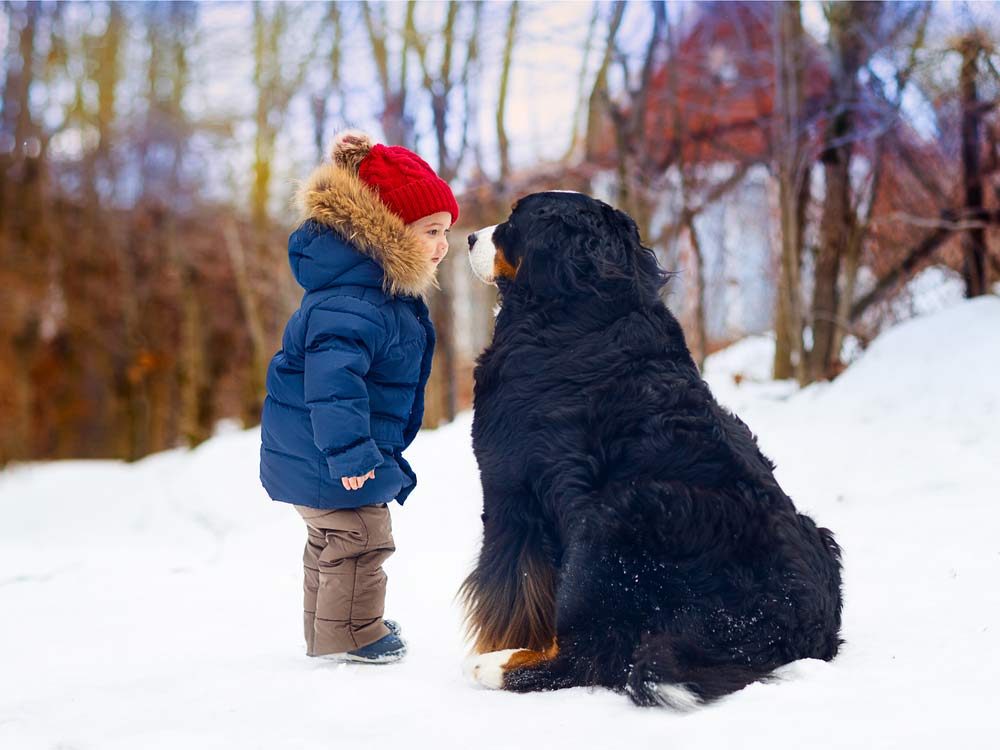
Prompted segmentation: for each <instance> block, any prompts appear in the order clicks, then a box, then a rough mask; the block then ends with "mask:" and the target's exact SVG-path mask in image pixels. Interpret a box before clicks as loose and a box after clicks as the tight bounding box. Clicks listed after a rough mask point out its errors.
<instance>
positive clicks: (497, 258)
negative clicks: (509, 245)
mask: <svg viewBox="0 0 1000 750" xmlns="http://www.w3.org/2000/svg"><path fill="white" fill-rule="evenodd" d="M516 275H517V268H516V267H515V266H513V265H511V262H510V261H509V260H507V256H506V255H504V253H503V248H502V247H500V246H499V245H498V246H497V248H496V254H495V255H494V256H493V278H494V279H498V278H500V277H501V276H502V277H503V278H505V279H511V280H513V278H514V277H515V276H516Z"/></svg>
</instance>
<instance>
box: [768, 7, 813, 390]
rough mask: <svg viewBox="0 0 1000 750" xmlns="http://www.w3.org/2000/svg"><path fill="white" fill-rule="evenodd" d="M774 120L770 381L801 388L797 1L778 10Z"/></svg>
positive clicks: (805, 171)
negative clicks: (776, 269)
mask: <svg viewBox="0 0 1000 750" xmlns="http://www.w3.org/2000/svg"><path fill="white" fill-rule="evenodd" d="M775 21H776V24H777V27H778V28H777V33H776V34H775V58H776V60H775V62H776V69H777V90H776V96H775V108H776V109H775V122H776V129H777V134H776V136H777V137H776V138H775V143H776V147H777V154H776V162H777V164H776V166H777V169H776V171H777V173H778V206H779V213H780V227H781V262H780V273H779V281H778V305H777V311H776V313H775V336H776V342H775V359H774V377H775V378H776V379H785V378H788V377H791V376H792V375H794V376H795V378H796V379H797V380H798V381H799V383H802V384H805V382H806V368H805V358H804V356H803V347H802V283H801V264H802V240H803V235H804V218H805V204H806V202H807V199H808V191H809V166H808V164H807V161H806V160H807V156H806V154H805V153H804V148H803V145H802V139H803V133H802V130H803V123H802V61H803V55H802V38H803V31H802V18H801V14H800V9H799V3H798V2H782V3H780V4H778V6H777V12H776V18H775Z"/></svg>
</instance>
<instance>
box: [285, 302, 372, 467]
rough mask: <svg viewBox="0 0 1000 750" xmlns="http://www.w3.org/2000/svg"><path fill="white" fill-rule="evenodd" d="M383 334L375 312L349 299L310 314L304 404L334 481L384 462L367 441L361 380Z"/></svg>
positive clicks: (364, 389) (365, 393)
mask: <svg viewBox="0 0 1000 750" xmlns="http://www.w3.org/2000/svg"><path fill="white" fill-rule="evenodd" d="M386 335H387V334H386V327H385V323H384V322H383V320H382V316H381V314H380V313H379V310H378V309H377V308H376V307H375V306H373V305H371V304H369V303H367V302H363V301H361V300H359V299H355V298H353V297H332V298H330V299H328V300H326V301H324V302H322V303H321V304H320V306H318V307H317V308H315V309H314V310H313V311H312V312H311V313H310V314H309V321H308V323H307V325H306V340H305V375H304V379H305V400H306V405H307V406H308V407H309V415H310V419H311V420H312V429H313V440H314V441H315V443H316V447H317V448H319V450H320V452H322V453H323V455H325V456H326V462H327V466H328V467H329V470H330V476H331V477H332V478H333V479H335V480H338V481H339V480H340V478H341V477H356V476H362V475H364V474H367V473H368V472H369V471H371V470H372V469H374V468H376V467H377V466H379V465H380V464H381V463H382V454H381V452H380V451H379V449H378V447H377V446H376V445H375V442H374V441H373V440H372V438H371V427H370V419H369V411H368V388H367V385H366V384H365V376H366V375H367V374H368V370H369V368H370V367H371V364H372V358H373V356H374V355H375V353H376V352H377V351H379V349H380V348H381V346H382V343H383V342H384V340H385V338H386Z"/></svg>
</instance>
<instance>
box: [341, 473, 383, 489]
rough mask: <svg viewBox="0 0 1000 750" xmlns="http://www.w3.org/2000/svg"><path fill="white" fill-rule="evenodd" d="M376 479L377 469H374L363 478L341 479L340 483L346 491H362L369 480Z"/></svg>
mask: <svg viewBox="0 0 1000 750" xmlns="http://www.w3.org/2000/svg"><path fill="white" fill-rule="evenodd" d="M374 478H375V469H372V470H371V471H369V472H368V473H367V474H365V475H364V476H363V477H341V478H340V483H341V484H342V485H344V489H345V490H360V489H361V488H362V487H364V486H365V482H367V481H368V480H369V479H374Z"/></svg>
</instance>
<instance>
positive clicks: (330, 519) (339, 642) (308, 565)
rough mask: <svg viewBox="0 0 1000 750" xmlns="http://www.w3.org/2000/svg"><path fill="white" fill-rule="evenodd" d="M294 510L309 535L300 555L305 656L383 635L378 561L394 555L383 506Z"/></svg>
mask: <svg viewBox="0 0 1000 750" xmlns="http://www.w3.org/2000/svg"><path fill="white" fill-rule="evenodd" d="M295 509H296V510H297V511H298V512H299V515H301V516H302V518H303V519H304V520H305V522H306V528H307V530H308V534H309V537H308V540H307V541H306V549H305V553H304V554H303V556H302V563H303V566H304V568H305V582H304V585H303V589H304V592H305V597H304V607H303V609H304V610H305V612H304V616H303V624H304V627H305V636H306V653H307V654H309V656H323V655H325V654H339V653H343V652H345V651H353V650H355V649H358V648H361V647H362V646H367V645H368V644H369V643H374V642H375V641H377V640H378V639H379V638H382V637H383V636H385V635H388V634H389V629H388V628H387V627H386V626H385V624H383V622H382V614H383V612H384V608H385V584H386V575H385V571H383V570H382V563H384V562H385V561H386V560H387V559H388V558H389V555H391V554H392V553H393V552H395V551H396V547H395V545H394V544H393V541H392V522H391V520H390V518H389V508H388V507H386V506H385V505H365V506H362V507H360V508H348V509H344V510H322V509H319V508H307V507H305V506H302V505H296V506H295Z"/></svg>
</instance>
